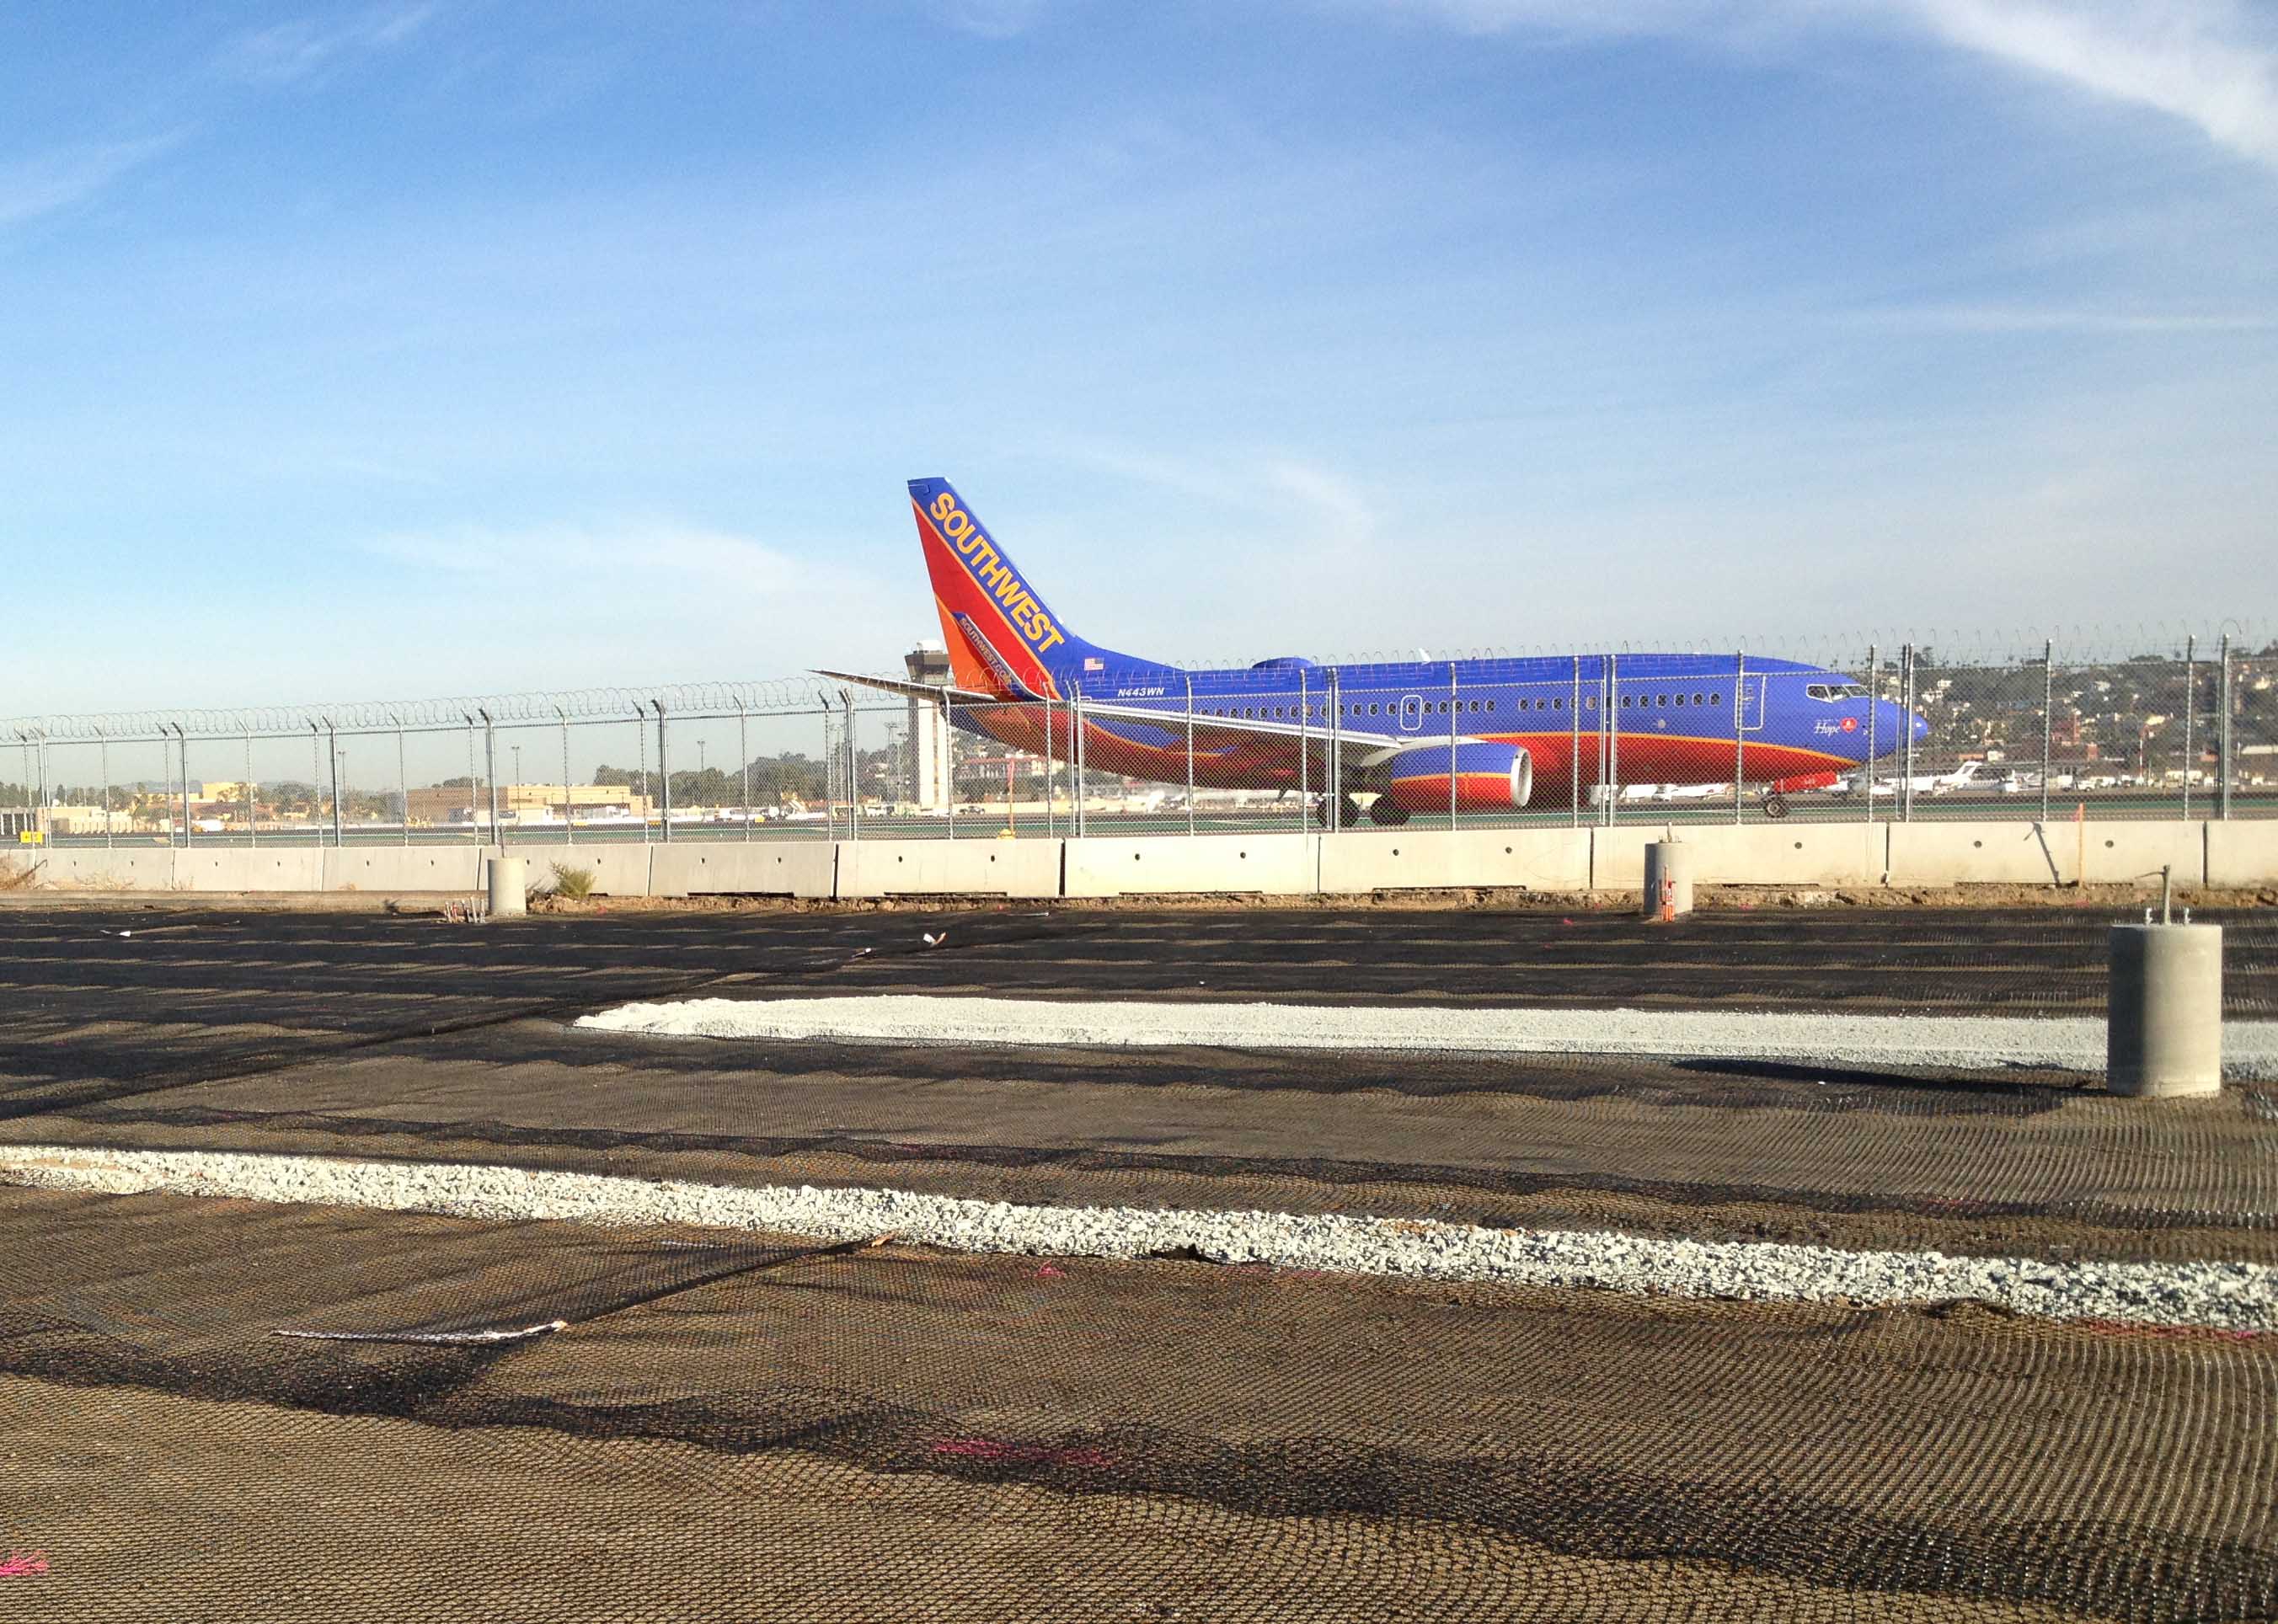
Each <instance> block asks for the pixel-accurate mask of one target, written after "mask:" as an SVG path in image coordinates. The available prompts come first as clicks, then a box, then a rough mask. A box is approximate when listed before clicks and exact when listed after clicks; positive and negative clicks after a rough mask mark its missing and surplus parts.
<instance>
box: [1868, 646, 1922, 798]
mask: <svg viewBox="0 0 2278 1624" xmlns="http://www.w3.org/2000/svg"><path fill="white" fill-rule="evenodd" d="M1899 698H1900V705H1902V706H1903V707H1904V709H1905V711H1906V713H1907V742H1906V748H1905V749H1903V750H1902V751H1900V752H1899V756H1900V764H1901V765H1900V773H1899V793H1898V794H1897V795H1896V796H1895V797H1892V798H1893V799H1894V800H1895V801H1896V802H1897V805H1896V807H1895V808H1894V810H1895V811H1896V812H1898V814H1899V821H1900V822H1901V823H1912V822H1913V821H1914V820H1915V720H1914V719H1915V645H1914V644H1911V643H1908V644H1904V645H1903V646H1902V647H1900V650H1899ZM1874 792H1875V791H1874V786H1873V785H1871V784H1870V785H1869V786H1868V789H1867V793H1868V794H1869V795H1872V794H1873V793H1874Z"/></svg>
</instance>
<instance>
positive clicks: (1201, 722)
mask: <svg viewBox="0 0 2278 1624" xmlns="http://www.w3.org/2000/svg"><path fill="white" fill-rule="evenodd" d="M1083 715H1084V720H1085V721H1136V722H1145V723H1146V724H1148V725H1149V726H1150V727H1155V728H1165V729H1167V730H1169V731H1171V732H1174V733H1177V734H1180V735H1181V736H1183V735H1184V733H1185V732H1186V727H1187V713H1186V711H1185V710H1184V709H1183V708H1181V709H1179V710H1175V711H1162V710H1154V709H1151V708H1150V707H1149V706H1146V705H1115V704H1112V703H1110V702H1106V701H1097V700H1090V699H1087V700H1085V701H1084V704H1083ZM1228 734H1235V735H1241V736H1248V737H1251V738H1271V739H1290V740H1296V739H1298V738H1300V737H1302V738H1303V739H1304V740H1305V741H1306V742H1307V743H1319V744H1323V745H1326V744H1327V743H1328V742H1329V728H1328V724H1327V723H1326V722H1308V723H1304V724H1303V725H1302V726H1301V725H1300V724H1299V723H1296V722H1294V721H1280V720H1278V719H1276V718H1273V717H1269V716H1205V715H1204V714H1203V713H1201V712H1199V711H1197V712H1196V713H1195V737H1196V739H1197V740H1201V739H1203V738H1205V737H1208V738H1214V739H1223V738H1224V737H1226V736H1227V735H1228ZM1338 738H1339V739H1340V741H1341V743H1340V745H1339V748H1340V749H1341V750H1344V751H1355V750H1357V751H1360V752H1361V753H1360V754H1359V755H1357V756H1355V757H1353V758H1352V759H1351V765H1353V766H1376V765H1377V764H1378V763H1379V762H1382V761H1388V760H1390V759H1392V758H1393V757H1395V756H1396V755H1398V754H1399V753H1400V752H1401V751H1403V750H1412V749H1414V748H1415V747H1416V746H1417V745H1418V744H1425V743H1429V744H1437V743H1440V742H1441V739H1440V738H1439V736H1431V735H1427V736H1424V737H1421V738H1418V737H1413V736H1411V737H1409V738H1401V737H1399V736H1395V735H1393V734H1389V733H1370V732H1365V731H1363V730H1362V729H1360V728H1351V727H1348V728H1342V730H1341V731H1340V732H1339V733H1338Z"/></svg>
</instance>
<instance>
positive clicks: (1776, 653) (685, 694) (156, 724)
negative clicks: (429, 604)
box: [0, 619, 2271, 743]
mask: <svg viewBox="0 0 2278 1624" xmlns="http://www.w3.org/2000/svg"><path fill="white" fill-rule="evenodd" d="M2226 634H2227V635H2228V638H2229V646H2230V649H2231V651H2232V652H2233V653H2234V655H2239V654H2244V655H2247V656H2252V655H2255V654H2258V653H2259V652H2261V651H2262V650H2263V649H2264V648H2266V647H2267V646H2269V645H2270V642H2271V639H2270V637H2269V634H2268V631H2267V629H2266V628H2265V627H2263V626H2261V625H2259V624H2258V623H2255V622H2249V621H2243V620H2236V619H2232V620H2226V621H2221V622H2220V623H2219V624H2218V625H2216V626H2215V627H2213V628H2206V627H2194V626H2191V625H2189V624H2185V623H2181V622H2177V623H2152V622H2146V623H2142V624H2138V625H2137V626H2134V627H2114V626H2071V627H2065V628H2060V629H2053V630H2047V629H2041V630H2026V629H2016V630H2009V631H2000V630H1989V629H1974V630H1972V629H1954V630H1947V631H1937V630H1931V631H1920V630H1917V631H1913V632H1905V633H1901V632H1881V631H1872V630H1867V631H1861V630H1847V631H1823V632H1818V633H1816V634H1813V635H1811V636H1809V637H1800V638H1796V637H1791V638H1785V639H1782V638H1769V637H1724V638H1716V639H1707V640H1702V639H1664V640H1660V641H1658V642H1656V643H1654V644H1650V645H1648V644H1645V643H1643V642H1640V641H1638V640H1632V639H1626V638H1624V639H1614V640H1610V641H1607V642H1602V643H1600V644H1597V645H1596V646H1594V647H1592V648H1589V649H1586V650H1581V651H1579V656H1580V658H1581V659H1582V660H1586V661H1588V660H1595V659H1596V658H1597V657H1598V656H1600V655H1603V654H1612V655H1614V656H1615V657H1617V658H1620V657H1623V656H1626V655H1633V654H1642V653H1671V652H1680V653H1695V654H1700V655H1703V656H1710V657H1724V656H1727V655H1731V654H1733V653H1737V652H1748V653H1749V654H1750V655H1751V656H1752V657H1753V658H1757V659H1762V660H1764V661H1766V663H1767V664H1768V665H1769V664H1770V663H1771V662H1773V661H1776V660H1778V661H1793V662H1794V663H1797V664H1800V665H1807V666H1815V667H1821V668H1823V669H1828V670H1837V671H1848V672H1864V671H1866V670H1867V668H1868V658H1869V652H1872V655H1873V659H1874V664H1875V668H1876V669H1877V671H1880V672H1889V671H1892V670H1895V669H1896V668H1897V666H1898V664H1899V661H1900V657H1901V652H1902V651H1903V650H1904V649H1906V648H1907V647H1908V646H1909V645H1910V646H1911V647H1912V648H1913V649H1914V651H1915V657H1916V660H1917V663H1918V665H1920V664H1922V663H1923V662H1925V661H1927V662H1928V663H1929V664H1930V665H1934V666H1935V667H1940V668H1947V669H1960V668H1983V669H1997V668H2009V667H2024V666H2037V665H2038V664H2039V663H2040V662H2041V660H2042V659H2043V658H2044V651H2046V652H2047V658H2049V659H2050V660H2052V661H2053V662H2054V663H2055V664H2057V665H2059V666H2062V667H2079V666H2087V665H2122V664H2126V663H2128V662H2129V661H2131V660H2144V659H2147V658H2148V659H2158V660H2182V658H2184V655H2185V652H2186V651H2187V650H2190V651H2192V652H2195V653H2196V655H2197V657H2198V658H2199V659H2200V660H2213V659H2214V658H2215V657H2216V652H2217V650H2218V649H2219V648H2220V647H2221V645H2222V640H2223V637H2225V635H2226ZM1577 653H1578V651H1577V650H1575V649H1573V648H1559V647H1555V646H1552V645H1549V644H1533V645H1525V644H1519V645H1508V644H1506V645H1495V646H1488V647H1480V646H1477V645H1467V646H1463V647H1458V648H1440V649H1429V648H1426V649H1417V648H1404V649H1379V650H1367V651H1361V652H1357V653H1349V654H1345V655H1342V656H1338V657H1334V658H1317V659H1314V660H1311V669H1313V670H1315V671H1318V672H1319V673H1320V674H1321V675H1319V677H1318V678H1316V679H1311V680H1318V681H1322V682H1326V681H1327V680H1329V677H1328V673H1330V672H1332V671H1334V672H1337V673H1339V674H1340V676H1339V680H1341V681H1360V682H1365V681H1367V680H1368V674H1369V669H1370V668H1371V667H1385V666H1392V665H1404V664H1407V663H1409V662H1411V661H1414V660H1417V659H1418V657H1419V655H1420V656H1421V657H1422V658H1423V659H1424V660H1427V661H1431V662H1439V661H1449V660H1463V661H1472V660H1481V661H1488V662H1492V663H1493V664H1494V665H1497V666H1503V667H1518V666H1520V665H1521V664H1522V663H1523V662H1527V661H1545V660H1548V661H1566V660H1572V659H1574V658H1575V657H1576V655H1577ZM1276 658H1279V659H1283V660H1287V659H1293V658H1296V659H1303V657H1301V656H1286V655H1285V656H1279V657H1276ZM1298 668H1299V667H1290V666H1286V665H1273V664H1261V663H1260V662H1258V661H1257V660H1211V661H1206V662H1205V661H1190V662H1188V661H1173V662H1166V663H1164V664H1160V665H1139V666H1135V667H1132V668H1130V669H1129V670H1123V671H1119V670H1116V669H1104V670H1099V671H1093V672H1086V673H1084V674H1083V675H1082V678H1081V681H1082V683H1083V685H1084V687H1085V688H1086V689H1087V690H1090V691H1104V690H1109V689H1112V688H1113V687H1114V686H1116V685H1117V684H1118V683H1119V682H1133V681H1139V680H1143V679H1144V680H1154V681H1159V680H1160V678H1161V675H1162V674H1163V673H1164V672H1165V671H1166V670H1169V671H1176V672H1180V673H1182V674H1187V675H1195V674H1199V673H1201V672H1203V671H1209V672H1211V673H1212V674H1214V675H1219V676H1220V677H1222V678H1225V677H1234V678H1242V677H1247V678H1249V679H1250V681H1253V682H1257V683H1263V684H1271V685H1273V686H1275V687H1277V688H1288V687H1293V686H1294V685H1295V682H1296V680H1297V679H1296V676H1295V675H1294V674H1295V671H1296V669H1298ZM881 675H884V674H881ZM1482 675H1495V674H1494V671H1493V670H1492V669H1491V670H1490V671H1489V672H1487V673H1484V674H1482ZM885 680H887V681H900V680H902V677H901V674H900V673H898V672H897V673H893V674H891V675H886V676H885ZM850 698H851V699H852V701H853V703H854V704H855V705H856V706H857V708H860V709H865V710H884V709H891V708H898V707H899V706H901V705H903V704H904V703H905V702H904V701H903V700H902V699H901V698H899V697H898V696H895V695H892V694H890V693H882V692H879V691H877V690H863V689H860V688H859V687H853V686H851V685H849V684H847V683H845V682H841V681H839V680H838V679H836V678H831V677H824V676H821V675H814V674H807V675H796V676H777V677H762V678H755V679H747V680H743V681H726V682H667V683H656V684H651V685H636V684H617V685H612V686H608V687H599V688H579V689H568V690H527V691H524V692H517V693H505V694H483V695H460V696H454V697H445V698H424V699H356V700H342V701H335V702H332V703H327V704H303V705H245V706H183V707H167V708H151V709H147V710H133V711H110V712H103V713H77V714H69V713H50V714H41V715H28V716H19V717H11V718H7V719H0V743H74V742H84V743H96V742H101V741H105V740H109V741H114V742H129V741H148V740H152V739H157V738H163V737H169V736H175V735H176V734H177V733H179V734H180V735H183V736H188V737H191V738H203V739H214V738H253V739H278V738H287V737H294V736H307V735H310V734H324V733H379V732H387V731H391V730H395V729H399V728H400V729H401V730H403V731H405V732H433V731H438V730H446V729H453V728H480V727H483V726H485V724H487V725H490V726H492V727H496V728H524V727H531V726H537V725H560V724H567V723H593V722H600V721H634V720H636V719H638V718H643V717H648V718H653V717H654V716H655V714H656V713H657V710H658V708H659V707H660V706H661V707H662V709H663V711H664V713H666V715H668V716H669V717H684V718H689V719H707V720H717V719H721V718H725V717H732V716H745V717H752V718H762V717H770V716H795V715H810V716H811V715H814V714H817V713H825V712H830V711H836V710H837V709H840V708H842V707H843V706H844V705H845V704H846V703H847V701H848V700H849V699H850Z"/></svg>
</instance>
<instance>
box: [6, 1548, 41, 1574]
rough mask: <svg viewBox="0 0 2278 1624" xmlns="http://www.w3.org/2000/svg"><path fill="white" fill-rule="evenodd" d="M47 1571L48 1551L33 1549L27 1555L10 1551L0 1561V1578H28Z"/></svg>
mask: <svg viewBox="0 0 2278 1624" xmlns="http://www.w3.org/2000/svg"><path fill="white" fill-rule="evenodd" d="M47 1571H48V1553H47V1552H44V1551H34V1552H32V1554H31V1555H29V1556H26V1555H24V1554H22V1553H21V1552H15V1551H11V1552H9V1553H8V1559H7V1560H6V1561H4V1562H0V1579H29V1578H32V1577H34V1575H36V1574H43V1573H45V1572H47Z"/></svg>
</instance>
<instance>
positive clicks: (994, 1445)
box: [933, 1438, 1115, 1467]
mask: <svg viewBox="0 0 2278 1624" xmlns="http://www.w3.org/2000/svg"><path fill="white" fill-rule="evenodd" d="M933 1452H934V1453H935V1454H936V1455H955V1456H957V1457H959V1459H961V1460H993V1461H998V1462H999V1463H1002V1464H1005V1465H1008V1466H1088V1467H1108V1466H1112V1465H1114V1464H1115V1460H1114V1457H1112V1455H1110V1454H1109V1453H1108V1452H1106V1451H1105V1450H1104V1449H1061V1448H1055V1447H1053V1446H1052V1445H1048V1444H1016V1443H1014V1442H1013V1441H1012V1440H1011V1439H1009V1438H944V1439H942V1441H941V1442H940V1443H938V1444H936V1445H934V1446H933Z"/></svg>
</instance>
